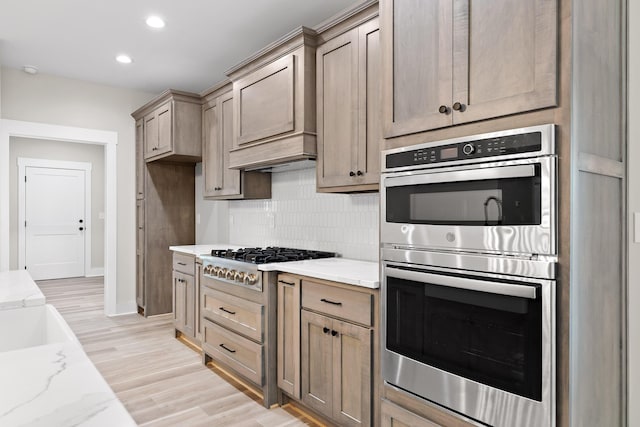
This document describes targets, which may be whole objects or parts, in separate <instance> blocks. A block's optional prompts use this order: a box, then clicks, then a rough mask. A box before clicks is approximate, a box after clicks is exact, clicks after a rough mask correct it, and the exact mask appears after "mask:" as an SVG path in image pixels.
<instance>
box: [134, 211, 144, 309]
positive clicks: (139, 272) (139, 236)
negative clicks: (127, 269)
mask: <svg viewBox="0 0 640 427" xmlns="http://www.w3.org/2000/svg"><path fill="white" fill-rule="evenodd" d="M136 216H137V220H136V222H137V224H136V302H137V304H138V307H142V308H144V307H145V299H144V200H138V201H137V202H136Z"/></svg>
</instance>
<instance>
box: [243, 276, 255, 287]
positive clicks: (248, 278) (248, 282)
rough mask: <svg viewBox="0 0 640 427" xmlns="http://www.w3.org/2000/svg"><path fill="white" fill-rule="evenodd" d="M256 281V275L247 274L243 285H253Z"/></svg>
mask: <svg viewBox="0 0 640 427" xmlns="http://www.w3.org/2000/svg"><path fill="white" fill-rule="evenodd" d="M256 283H258V276H256V275H255V274H247V276H246V277H245V278H244V284H245V285H249V286H253V285H255V284H256Z"/></svg>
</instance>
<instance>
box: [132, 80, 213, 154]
mask: <svg viewBox="0 0 640 427" xmlns="http://www.w3.org/2000/svg"><path fill="white" fill-rule="evenodd" d="M200 110H201V100H200V96H199V95H196V94H193V93H189V92H181V91H176V90H167V91H165V92H164V93H162V94H161V95H159V96H158V97H156V98H155V99H153V100H152V101H150V102H149V103H147V104H146V105H145V106H143V107H141V108H139V109H138V110H136V111H135V112H134V113H133V114H132V115H133V116H134V117H135V118H137V119H138V118H141V120H142V123H143V128H144V129H143V141H144V159H145V160H146V161H147V162H151V161H155V160H160V159H162V160H165V161H167V160H169V161H174V162H189V163H196V162H199V161H200V160H201V158H202V125H201V112H200Z"/></svg>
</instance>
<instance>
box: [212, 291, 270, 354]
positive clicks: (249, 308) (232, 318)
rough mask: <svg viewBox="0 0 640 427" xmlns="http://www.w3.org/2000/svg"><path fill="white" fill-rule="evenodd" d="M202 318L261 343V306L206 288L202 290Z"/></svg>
mask: <svg viewBox="0 0 640 427" xmlns="http://www.w3.org/2000/svg"><path fill="white" fill-rule="evenodd" d="M200 298H201V299H202V303H201V304H202V317H205V318H207V319H209V320H211V321H214V322H216V323H218V324H220V325H223V326H224V327H226V328H229V329H231V330H232V331H234V332H238V333H240V334H242V335H244V336H246V337H249V338H251V339H254V340H256V341H258V342H262V341H263V337H262V323H263V320H262V319H263V314H262V313H263V307H264V306H263V305H260V304H256V303H254V302H251V301H247V300H245V299H242V298H238V297H235V296H233V295H229V294H225V293H224V292H219V291H216V290H213V289H209V288H206V287H203V288H202V295H201V297H200Z"/></svg>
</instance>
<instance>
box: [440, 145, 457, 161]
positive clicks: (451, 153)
mask: <svg viewBox="0 0 640 427" xmlns="http://www.w3.org/2000/svg"><path fill="white" fill-rule="evenodd" d="M457 157H458V147H457V146H456V147H449V148H443V149H442V150H440V158H441V159H442V160H446V159H455V158H457Z"/></svg>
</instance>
